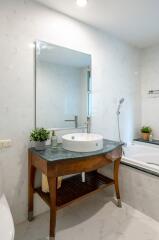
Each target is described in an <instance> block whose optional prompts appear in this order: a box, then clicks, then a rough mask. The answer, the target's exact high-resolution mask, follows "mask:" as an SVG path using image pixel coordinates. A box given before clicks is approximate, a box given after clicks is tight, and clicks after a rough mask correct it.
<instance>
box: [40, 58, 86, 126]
mask: <svg viewBox="0 0 159 240" xmlns="http://www.w3.org/2000/svg"><path fill="white" fill-rule="evenodd" d="M82 72H83V71H82V69H81V68H77V67H73V66H64V65H58V64H54V63H50V62H46V61H37V70H36V76H37V81H36V88H37V94H36V95H37V97H36V103H37V104H36V112H37V116H36V117H37V127H45V128H68V127H74V126H75V122H66V121H65V120H66V119H74V117H75V116H76V115H77V116H78V126H84V123H85V122H86V119H87V115H86V110H87V88H85V89H84V86H87V79H86V78H83V77H82ZM85 82H86V83H85ZM82 90H83V91H82ZM84 94H85V96H84ZM82 110H83V112H84V113H85V114H84V115H82ZM81 116H82V117H83V118H81Z"/></svg>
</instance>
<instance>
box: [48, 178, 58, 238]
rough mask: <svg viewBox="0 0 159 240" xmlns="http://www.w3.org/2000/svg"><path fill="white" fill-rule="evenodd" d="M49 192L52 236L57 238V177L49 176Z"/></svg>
mask: <svg viewBox="0 0 159 240" xmlns="http://www.w3.org/2000/svg"><path fill="white" fill-rule="evenodd" d="M48 184H49V192H50V238H49V240H54V239H55V228H56V189H57V179H56V177H48Z"/></svg>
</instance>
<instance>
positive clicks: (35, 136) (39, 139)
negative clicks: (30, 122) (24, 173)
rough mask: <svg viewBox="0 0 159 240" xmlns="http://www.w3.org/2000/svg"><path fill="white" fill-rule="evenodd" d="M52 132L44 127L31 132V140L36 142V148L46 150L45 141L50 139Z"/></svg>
mask: <svg viewBox="0 0 159 240" xmlns="http://www.w3.org/2000/svg"><path fill="white" fill-rule="evenodd" d="M49 136H50V132H49V131H47V130H46V129H44V128H36V129H34V130H33V131H32V132H31V134H30V141H33V142H34V143H35V149H36V150H41V151H42V150H44V149H45V143H46V141H47V140H48V139H49Z"/></svg>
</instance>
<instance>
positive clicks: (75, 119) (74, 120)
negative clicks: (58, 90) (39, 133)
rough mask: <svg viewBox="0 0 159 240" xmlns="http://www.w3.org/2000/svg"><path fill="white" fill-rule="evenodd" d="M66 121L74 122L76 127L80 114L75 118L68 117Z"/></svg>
mask: <svg viewBox="0 0 159 240" xmlns="http://www.w3.org/2000/svg"><path fill="white" fill-rule="evenodd" d="M65 122H74V123H75V128H78V116H75V117H74V119H70V120H69V119H66V120H65Z"/></svg>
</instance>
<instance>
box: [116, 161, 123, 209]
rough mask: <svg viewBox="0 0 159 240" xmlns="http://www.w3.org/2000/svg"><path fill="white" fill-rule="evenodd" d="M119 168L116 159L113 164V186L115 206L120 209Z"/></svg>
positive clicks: (118, 162)
mask: <svg viewBox="0 0 159 240" xmlns="http://www.w3.org/2000/svg"><path fill="white" fill-rule="evenodd" d="M119 166H120V159H117V160H116V161H115V162H114V185H115V192H116V198H117V206H118V207H120V208H121V207H122V203H121V199H120V191H119V179H118V175H119Z"/></svg>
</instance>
